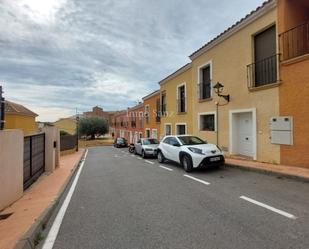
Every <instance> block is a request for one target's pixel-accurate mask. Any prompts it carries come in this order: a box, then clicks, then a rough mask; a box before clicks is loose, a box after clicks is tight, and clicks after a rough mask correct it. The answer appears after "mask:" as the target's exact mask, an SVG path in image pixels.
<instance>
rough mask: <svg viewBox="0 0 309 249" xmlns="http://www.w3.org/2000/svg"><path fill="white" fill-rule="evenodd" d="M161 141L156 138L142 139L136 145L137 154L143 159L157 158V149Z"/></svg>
mask: <svg viewBox="0 0 309 249" xmlns="http://www.w3.org/2000/svg"><path fill="white" fill-rule="evenodd" d="M158 146H159V141H158V140H157V139H155V138H141V139H140V140H139V141H137V143H135V144H134V147H135V154H139V155H141V156H142V157H143V158H145V157H147V156H154V157H156V156H157V148H158Z"/></svg>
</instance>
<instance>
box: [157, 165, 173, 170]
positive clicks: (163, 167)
mask: <svg viewBox="0 0 309 249" xmlns="http://www.w3.org/2000/svg"><path fill="white" fill-rule="evenodd" d="M159 167H160V168H162V169H166V170H169V171H173V169H170V168H168V167H165V166H162V165H159Z"/></svg>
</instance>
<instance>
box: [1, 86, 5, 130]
mask: <svg viewBox="0 0 309 249" xmlns="http://www.w3.org/2000/svg"><path fill="white" fill-rule="evenodd" d="M2 94H3V92H2V86H0V130H3V129H4V122H5V121H4V115H5V110H4V109H5V101H4V97H3V96H2Z"/></svg>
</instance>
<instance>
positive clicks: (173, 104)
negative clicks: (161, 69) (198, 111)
mask: <svg viewBox="0 0 309 249" xmlns="http://www.w3.org/2000/svg"><path fill="white" fill-rule="evenodd" d="M191 78H192V67H191V63H188V64H186V65H185V66H183V67H182V68H180V69H178V70H177V71H176V72H174V73H172V74H171V75H169V76H168V77H166V78H165V79H163V80H161V81H160V82H159V84H160V92H161V112H162V117H161V126H160V129H161V137H162V136H164V135H171V134H191V133H192V132H193V124H192V121H193V117H192V94H193V91H192V86H193V84H192V79H191Z"/></svg>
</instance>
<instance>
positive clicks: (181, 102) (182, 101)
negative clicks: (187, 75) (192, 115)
mask: <svg viewBox="0 0 309 249" xmlns="http://www.w3.org/2000/svg"><path fill="white" fill-rule="evenodd" d="M177 111H178V112H185V111H186V86H185V85H181V86H178V87H177Z"/></svg>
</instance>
